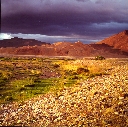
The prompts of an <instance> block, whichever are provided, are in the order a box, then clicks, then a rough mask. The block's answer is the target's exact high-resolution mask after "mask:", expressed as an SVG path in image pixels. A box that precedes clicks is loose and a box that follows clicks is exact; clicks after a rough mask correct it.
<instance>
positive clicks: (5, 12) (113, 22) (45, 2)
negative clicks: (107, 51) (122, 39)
mask: <svg viewBox="0 0 128 127" xmlns="http://www.w3.org/2000/svg"><path fill="white" fill-rule="evenodd" d="M1 7H2V9H1V19H2V20H1V21H2V25H1V35H0V39H5V38H11V37H15V36H17V37H20V38H33V39H36V40H41V41H47V42H50V43H52V42H56V41H71V42H74V41H78V40H80V41H82V42H84V43H90V42H95V41H99V40H102V39H104V38H106V37H109V36H110V35H113V34H116V33H119V32H121V31H123V30H126V29H128V0H1Z"/></svg>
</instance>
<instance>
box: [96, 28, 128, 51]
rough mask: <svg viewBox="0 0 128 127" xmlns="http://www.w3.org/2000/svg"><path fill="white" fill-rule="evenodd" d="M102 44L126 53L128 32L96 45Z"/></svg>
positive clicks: (127, 49)
mask: <svg viewBox="0 0 128 127" xmlns="http://www.w3.org/2000/svg"><path fill="white" fill-rule="evenodd" d="M103 43H105V44H108V45H110V46H113V47H114V48H115V49H121V50H122V51H125V52H128V30H125V31H123V32H120V33H118V34H115V35H113V36H111V37H108V38H106V39H104V40H102V41H100V42H97V43H96V44H103Z"/></svg>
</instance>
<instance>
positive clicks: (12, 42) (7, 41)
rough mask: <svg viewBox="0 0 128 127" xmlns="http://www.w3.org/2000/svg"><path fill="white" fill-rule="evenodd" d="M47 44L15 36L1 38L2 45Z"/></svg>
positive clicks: (0, 45)
mask: <svg viewBox="0 0 128 127" xmlns="http://www.w3.org/2000/svg"><path fill="white" fill-rule="evenodd" d="M43 44H46V42H41V41H37V40H35V39H22V38H18V37H14V38H11V39H4V40H0V47H4V48H6V47H22V46H28V45H29V46H35V45H38V46H41V45H43Z"/></svg>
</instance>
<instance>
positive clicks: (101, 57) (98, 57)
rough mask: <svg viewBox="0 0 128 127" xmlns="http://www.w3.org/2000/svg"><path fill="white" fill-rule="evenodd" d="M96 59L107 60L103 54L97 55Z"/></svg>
mask: <svg viewBox="0 0 128 127" xmlns="http://www.w3.org/2000/svg"><path fill="white" fill-rule="evenodd" d="M95 60H105V57H103V56H96V57H95Z"/></svg>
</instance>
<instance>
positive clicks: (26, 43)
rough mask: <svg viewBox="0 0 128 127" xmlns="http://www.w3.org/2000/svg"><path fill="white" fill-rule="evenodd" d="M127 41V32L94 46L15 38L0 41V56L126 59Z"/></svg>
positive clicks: (127, 51) (127, 53) (127, 56)
mask: <svg viewBox="0 0 128 127" xmlns="http://www.w3.org/2000/svg"><path fill="white" fill-rule="evenodd" d="M127 39H128V31H123V32H121V33H119V34H116V35H113V36H111V37H109V38H106V39H104V40H103V41H101V42H97V43H95V44H83V43H82V42H80V41H78V42H74V43H72V42H56V43H53V44H50V43H46V42H40V41H36V40H34V39H22V38H17V37H16V38H12V39H8V40H1V41H0V47H1V48H0V54H14V55H42V56H78V57H95V56H98V55H101V56H104V57H111V58H118V57H122V58H128V49H127V44H128V43H127ZM118 42H119V43H118Z"/></svg>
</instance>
